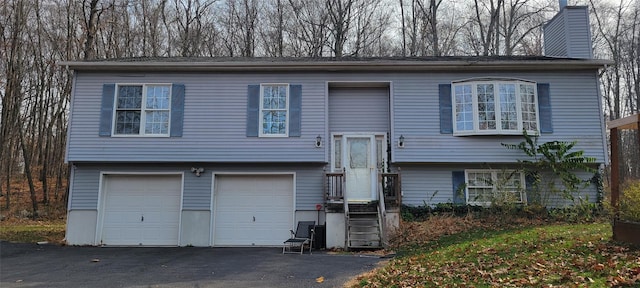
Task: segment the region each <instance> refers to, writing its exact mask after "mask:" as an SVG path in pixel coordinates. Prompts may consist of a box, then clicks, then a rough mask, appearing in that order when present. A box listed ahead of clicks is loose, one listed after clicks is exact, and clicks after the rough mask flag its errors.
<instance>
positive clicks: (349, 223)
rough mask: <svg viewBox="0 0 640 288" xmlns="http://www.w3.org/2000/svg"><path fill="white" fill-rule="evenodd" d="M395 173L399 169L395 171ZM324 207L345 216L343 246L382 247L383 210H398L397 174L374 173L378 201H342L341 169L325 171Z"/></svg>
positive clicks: (383, 241) (348, 247)
mask: <svg viewBox="0 0 640 288" xmlns="http://www.w3.org/2000/svg"><path fill="white" fill-rule="evenodd" d="M398 172H399V171H398ZM325 180H326V181H325V204H326V205H325V208H326V209H327V210H329V211H334V212H342V213H344V216H345V246H344V247H345V248H347V249H378V248H382V247H384V243H385V239H386V238H385V233H386V230H385V227H384V225H385V223H386V217H387V212H386V211H387V210H388V209H393V210H394V211H396V212H397V211H399V208H400V205H401V203H402V194H401V192H400V191H401V190H400V187H401V185H400V173H379V174H378V185H377V186H378V197H379V199H381V201H378V200H376V201H370V202H366V203H363V202H348V201H345V192H346V189H345V188H346V185H345V174H344V172H332V173H325Z"/></svg>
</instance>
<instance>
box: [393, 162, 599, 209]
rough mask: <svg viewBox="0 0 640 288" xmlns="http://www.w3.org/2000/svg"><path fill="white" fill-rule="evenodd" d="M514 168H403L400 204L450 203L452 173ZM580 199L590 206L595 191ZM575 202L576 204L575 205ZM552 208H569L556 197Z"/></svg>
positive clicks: (584, 191)
mask: <svg viewBox="0 0 640 288" xmlns="http://www.w3.org/2000/svg"><path fill="white" fill-rule="evenodd" d="M514 168H515V167H514V166H487V165H480V164H466V165H455V166H451V165H447V166H443V165H403V166H402V167H401V169H402V203H403V204H406V205H410V206H422V205H432V206H433V205H435V204H438V203H451V202H452V201H453V196H454V192H455V191H453V183H452V172H453V171H464V170H465V169H497V170H499V169H514ZM577 175H578V177H580V178H581V179H583V180H588V179H591V177H593V174H591V173H587V172H579V173H577ZM576 196H577V197H581V198H582V199H584V200H587V199H588V200H589V202H591V203H593V202H595V201H596V200H597V190H596V187H595V186H594V185H593V184H589V185H588V186H587V187H586V188H584V189H582V190H580V191H579V193H577V194H576ZM577 201H579V200H578V199H576V204H577V203H579V202H577ZM549 204H550V206H552V207H562V206H566V205H570V204H571V202H570V201H568V200H566V199H564V198H563V197H562V195H560V194H553V195H550V197H549Z"/></svg>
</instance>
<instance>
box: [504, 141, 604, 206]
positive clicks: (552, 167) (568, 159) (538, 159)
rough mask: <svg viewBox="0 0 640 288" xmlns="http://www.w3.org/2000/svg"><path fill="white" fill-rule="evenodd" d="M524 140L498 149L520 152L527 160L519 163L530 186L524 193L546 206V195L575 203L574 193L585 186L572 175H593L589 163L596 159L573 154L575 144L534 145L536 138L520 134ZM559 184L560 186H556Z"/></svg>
mask: <svg viewBox="0 0 640 288" xmlns="http://www.w3.org/2000/svg"><path fill="white" fill-rule="evenodd" d="M523 136H524V141H522V142H520V143H518V144H505V143H502V146H504V147H506V148H507V149H511V150H520V151H522V152H523V153H524V154H525V155H526V156H527V157H529V158H530V159H527V160H519V161H518V162H520V163H521V164H523V170H524V171H525V173H526V176H527V177H528V178H529V179H530V180H532V181H531V182H532V184H533V187H529V188H530V189H529V190H528V192H529V193H530V194H533V195H531V196H532V197H530V199H532V200H533V201H537V202H538V203H539V204H541V205H543V206H547V204H548V201H549V196H550V195H551V194H554V193H559V194H561V195H562V197H563V198H564V199H567V200H571V201H573V202H575V201H576V197H575V196H576V193H577V192H579V190H580V189H582V188H584V187H586V186H588V185H589V181H585V180H583V179H581V178H580V177H578V175H577V174H576V172H578V171H586V172H591V173H595V172H596V171H597V170H596V169H594V168H593V167H592V166H590V164H592V163H595V161H596V159H595V158H593V157H588V156H585V155H584V151H583V150H578V151H574V147H575V145H576V144H577V141H572V142H564V141H550V142H545V143H542V144H538V136H537V135H529V134H528V133H527V132H526V131H523ZM557 183H558V184H561V185H557Z"/></svg>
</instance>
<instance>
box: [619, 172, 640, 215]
mask: <svg viewBox="0 0 640 288" xmlns="http://www.w3.org/2000/svg"><path fill="white" fill-rule="evenodd" d="M624 186H625V187H624V188H623V189H622V195H620V206H619V207H620V218H621V219H623V220H628V221H635V222H640V180H634V181H630V182H628V183H626V185H624Z"/></svg>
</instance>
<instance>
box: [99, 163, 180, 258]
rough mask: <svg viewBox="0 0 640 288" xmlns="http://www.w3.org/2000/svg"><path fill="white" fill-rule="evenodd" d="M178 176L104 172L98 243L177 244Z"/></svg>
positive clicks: (178, 211) (178, 213) (178, 217)
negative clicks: (105, 173)
mask: <svg viewBox="0 0 640 288" xmlns="http://www.w3.org/2000/svg"><path fill="white" fill-rule="evenodd" d="M181 182H182V180H181V176H179V175H107V176H106V177H105V184H104V200H103V201H104V205H103V209H104V212H103V214H104V215H103V222H102V223H103V224H102V239H101V241H102V243H103V244H106V245H152V246H161V245H171V246H173V245H177V244H178V231H179V220H180V197H181V187H182V185H181Z"/></svg>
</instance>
